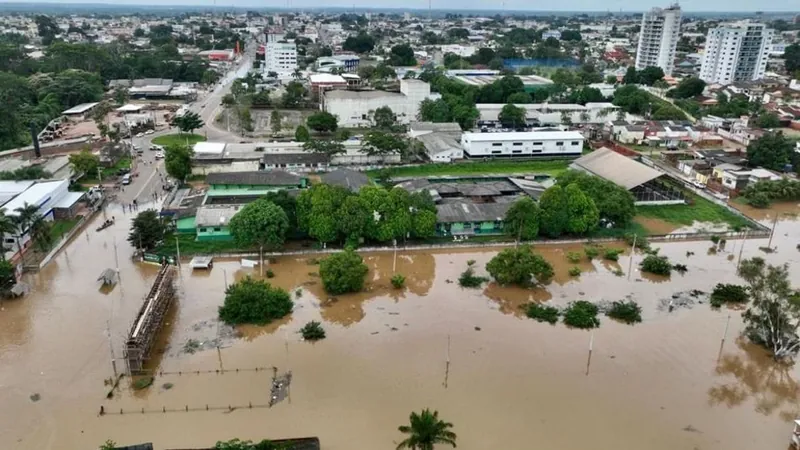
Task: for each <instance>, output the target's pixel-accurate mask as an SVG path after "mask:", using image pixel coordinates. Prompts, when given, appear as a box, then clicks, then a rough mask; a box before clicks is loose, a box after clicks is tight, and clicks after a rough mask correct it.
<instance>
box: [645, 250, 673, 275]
mask: <svg viewBox="0 0 800 450" xmlns="http://www.w3.org/2000/svg"><path fill="white" fill-rule="evenodd" d="M639 267H640V268H641V269H642V272H650V273H652V274H655V275H665V276H669V274H670V273H672V264H670V262H669V259H667V257H666V256H657V255H647V256H645V258H644V259H643V260H642V262H641V264H639Z"/></svg>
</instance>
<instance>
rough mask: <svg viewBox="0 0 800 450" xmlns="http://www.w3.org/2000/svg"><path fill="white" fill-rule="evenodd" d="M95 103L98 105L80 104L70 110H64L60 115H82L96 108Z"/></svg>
mask: <svg viewBox="0 0 800 450" xmlns="http://www.w3.org/2000/svg"><path fill="white" fill-rule="evenodd" d="M97 103H98V102H93V103H81V104H80V105H76V106H73V107H72V108H70V109H68V110H66V111H63V112H62V113H61V114H64V115H70V114H83V113H85V112H86V111H89V110H90V109H92V108H94V107H95V106H97Z"/></svg>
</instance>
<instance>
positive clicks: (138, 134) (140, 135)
mask: <svg viewBox="0 0 800 450" xmlns="http://www.w3.org/2000/svg"><path fill="white" fill-rule="evenodd" d="M136 137H137V138H140V137H144V133H137V134H136Z"/></svg>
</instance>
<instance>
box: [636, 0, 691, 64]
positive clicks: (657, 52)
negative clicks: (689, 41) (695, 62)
mask: <svg viewBox="0 0 800 450" xmlns="http://www.w3.org/2000/svg"><path fill="white" fill-rule="evenodd" d="M680 31H681V8H680V6H678V5H677V4H674V5H672V6H670V7H668V8H663V9H662V8H653V9H651V10H650V11H649V12H646V13H644V14H643V15H642V29H641V31H640V32H639V46H638V47H637V49H636V70H642V69H644V68H645V67H660V68H661V69H662V70H664V73H665V74H667V75H672V69H673V68H674V62H675V47H676V46H677V45H678V38H679V37H680V36H679V35H680Z"/></svg>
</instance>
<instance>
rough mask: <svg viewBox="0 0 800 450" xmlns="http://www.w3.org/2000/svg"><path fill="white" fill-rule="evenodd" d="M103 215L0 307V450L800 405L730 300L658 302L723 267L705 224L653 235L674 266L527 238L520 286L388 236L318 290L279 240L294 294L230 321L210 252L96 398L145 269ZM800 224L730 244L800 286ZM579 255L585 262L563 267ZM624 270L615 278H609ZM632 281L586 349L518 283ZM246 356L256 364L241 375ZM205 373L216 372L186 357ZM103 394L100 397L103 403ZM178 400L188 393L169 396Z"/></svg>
mask: <svg viewBox="0 0 800 450" xmlns="http://www.w3.org/2000/svg"><path fill="white" fill-rule="evenodd" d="M786 212H790V211H786ZM113 214H115V215H116V217H117V219H118V220H117V224H116V225H114V226H113V227H112V228H109V229H108V230H106V231H104V232H102V233H94V232H90V233H89V235H88V237H87V236H85V235H84V236H79V237H78V238H76V239H75V241H74V242H73V243H72V244H71V245H70V246H69V247H68V248H67V249H66V251H65V252H63V253H61V254H60V255H59V256H58V257H57V258H56V259H55V260H54V261H53V262H52V263H51V264H50V265H48V266H47V267H46V269H45V270H43V271H42V272H41V273H39V274H36V275H32V276H30V277H29V279H28V281H29V283H30V284H31V285H32V293H31V295H29V296H27V297H25V298H24V299H20V300H15V301H9V302H4V303H2V306H0V309H1V310H0V404H2V405H3V408H2V409H0V448H3V449H6V448H13V449H31V450H33V449H35V450H43V449H79V448H83V449H91V448H96V447H97V446H98V445H100V444H101V443H102V442H103V441H105V440H106V439H113V440H115V441H116V442H117V443H119V444H133V443H138V442H154V443H155V444H156V448H192V447H202V446H210V445H213V443H214V442H215V441H217V440H222V439H230V438H234V437H239V438H243V439H262V438H281V437H298V436H309V435H310V436H319V437H320V439H321V442H322V446H323V448H324V449H331V450H345V449H356V450H361V449H364V450H367V449H369V450H373V449H390V448H394V447H395V446H396V444H397V441H398V440H399V439H400V438H401V437H400V434H399V433H398V432H397V426H398V425H401V424H403V423H405V422H406V421H407V418H408V414H409V412H411V411H412V410H419V409H421V408H424V407H430V408H432V409H436V410H438V411H439V413H440V416H442V417H443V418H444V419H446V420H447V421H450V422H452V423H453V424H454V431H455V432H456V434H457V435H458V447H459V448H463V449H467V450H470V449H474V450H478V449H481V450H483V449H490V448H510V449H523V448H532V447H541V448H552V449H582V448H598V449H620V448H624V449H639V448H641V449H653V450H662V449H663V450H675V449H702V450H709V449H721V450H722V449H724V450H731V449H732V450H752V449H760V450H761V449H764V450H766V449H780V450H784V449H786V447H787V445H788V439H789V433H790V431H791V426H790V423H789V422H790V421H791V420H793V419H794V418H795V417H797V416H800V398H798V394H800V387H799V385H798V384H797V382H796V381H795V380H797V379H798V378H797V377H798V372H797V369H796V368H795V367H792V366H783V365H776V364H773V363H772V362H771V360H769V358H766V357H765V355H764V354H763V353H762V352H761V351H760V350H759V349H757V348H753V347H752V346H750V345H748V344H746V343H745V342H743V341H741V340H739V339H737V336H738V332H739V330H740V328H741V320H740V318H739V311H728V310H721V311H713V310H711V309H710V308H709V307H708V305H707V304H705V303H703V304H699V303H696V304H694V305H690V307H686V308H677V309H675V310H673V311H672V312H669V311H668V310H667V309H665V308H664V307H663V305H664V304H665V302H668V301H669V299H671V298H672V295H673V294H676V293H677V292H683V291H689V290H692V289H700V290H705V291H708V290H710V289H711V288H712V287H713V286H714V285H715V284H716V283H718V282H737V277H736V276H735V267H736V258H737V257H738V255H739V252H740V249H741V248H742V247H741V246H742V245H743V243H742V242H741V241H729V242H728V243H727V246H726V249H725V251H723V252H719V253H717V254H709V252H708V249H709V248H710V247H711V245H712V244H711V243H710V242H703V241H699V242H687V243H670V244H663V245H658V244H657V245H656V246H658V247H661V254H664V255H667V256H669V257H670V258H671V259H672V260H673V262H679V263H683V264H686V265H687V266H688V268H689V271H688V273H686V274H685V275H683V276H682V275H679V274H674V275H673V276H672V277H671V278H670V279H664V278H657V279H656V278H648V277H643V276H642V274H641V273H639V272H638V270H637V267H636V266H637V264H636V263H637V262H638V261H639V260H640V258H641V256H640V255H635V256H634V258H635V259H634V264H633V272H632V273H631V274H630V277H628V275H627V271H628V267H629V264H630V255H629V254H627V253H626V254H623V255H620V259H619V261H618V262H615V263H612V262H604V261H599V260H595V261H592V262H589V261H588V260H584V261H582V262H580V263H577V264H573V263H570V262H569V261H567V258H566V254H567V253H568V252H570V251H577V252H582V246H540V247H538V251H540V252H541V253H542V254H544V255H545V256H546V257H547V259H548V260H550V261H551V262H552V263H553V265H554V268H555V270H556V277H555V278H554V280H553V281H552V282H551V283H550V284H548V285H547V286H543V287H540V288H536V289H529V290H525V289H518V288H510V287H502V286H497V285H495V284H494V283H488V284H485V285H484V287H482V288H480V289H474V290H472V289H461V288H459V287H458V284H457V279H458V276H459V274H460V273H461V272H462V271H463V270H464V269H465V268H466V264H467V261H468V260H472V259H474V260H476V261H477V267H478V268H479V271H478V272H479V274H483V272H484V270H483V267H484V265H485V263H486V262H487V261H488V260H489V259H491V257H492V256H493V255H494V254H495V253H496V252H497V249H485V250H466V249H464V250H451V251H441V252H432V253H431V252H423V251H405V252H398V253H397V256H396V260H395V257H394V255H393V254H392V253H376V254H366V255H365V260H366V261H367V263H368V264H369V266H370V274H369V281H368V284H367V289H366V290H365V292H362V293H360V294H357V295H347V296H339V297H337V298H330V297H329V296H327V295H325V294H324V292H323V290H322V286H321V282H320V281H319V278H318V275H317V271H318V268H319V266H318V265H316V264H314V261H313V260H312V259H313V258H311V257H309V258H297V257H281V258H277V259H276V260H275V261H274V262H273V263H271V265H270V267H271V269H272V270H273V271H274V273H275V278H273V279H271V280H270V282H271V283H273V284H275V285H278V286H281V287H284V288H286V289H288V290H289V291H290V292H291V294H292V297H293V298H294V299H295V309H294V312H293V313H292V314H291V316H289V317H287V318H285V319H283V320H281V321H279V322H277V323H273V324H270V325H269V326H266V327H242V328H240V329H238V330H235V331H234V330H230V329H228V328H227V327H224V326H222V327H220V326H219V325H218V324H217V322H216V320H215V319H216V311H217V307H218V306H220V305H221V304H222V300H223V290H224V286H225V284H226V283H231V282H233V280H235V279H240V278H242V277H244V276H247V275H252V276H258V270H257V269H256V270H253V269H240V265H239V262H238V261H218V262H216V263H215V266H214V268H213V270H211V271H210V272H195V273H192V272H191V271H190V269H189V268H188V267H185V266H184V267H183V268H182V269H181V275H180V278H178V281H177V286H178V291H179V299H178V302H177V304H176V305H175V306H174V307H173V309H172V311H171V313H170V315H169V318H168V321H169V325H168V327H167V328H166V329H165V332H164V333H163V334H162V336H160V339H159V343H160V345H159V350H158V351H157V352H156V353H155V355H154V356H155V357H154V359H153V360H152V361H151V367H152V368H157V369H158V370H162V371H165V372H170V373H169V374H165V375H163V376H156V378H155V382H154V384H153V386H151V387H150V388H148V389H146V390H143V391H133V390H132V389H131V388H130V385H129V381H128V380H127V379H124V380H123V382H122V385H121V389H119V390H118V391H116V393H115V395H114V396H113V398H111V399H106V398H105V397H106V392H107V391H108V390H109V387H108V386H104V380H105V379H108V378H110V377H111V375H112V366H111V362H110V354H111V348H110V345H109V337H108V330H109V329H110V331H111V333H110V334H111V339H110V342H111V347H113V351H114V353H115V354H116V355H117V357H120V356H121V353H122V344H123V340H124V338H125V336H126V334H127V331H128V328H129V327H130V324H131V322H132V320H133V318H134V317H135V315H136V313H137V311H138V309H139V307H140V306H141V302H142V298H143V296H144V294H145V293H146V290H147V289H148V288H149V283H150V282H152V280H153V278H154V276H155V274H156V271H157V269H158V268H157V267H156V266H149V265H141V264H134V263H132V262H130V259H129V255H130V253H131V249H130V247H129V246H128V244H127V242H125V237H126V235H127V227H128V225H129V223H128V219H129V218H130V216H128V217H127V218H126V220H120V217H123V213H122V212H121V211H115V212H113ZM794 220H795V219H794V217H792V216H786V215H784V216H781V218H780V220H779V221H778V223H777V229H776V232H775V238H774V241H773V246H775V245H777V247H778V249H777V252H775V253H772V254H769V255H766V254H764V253H763V252H761V251H759V250H758V247H760V246H764V245H766V240H749V241H747V242H746V243H744V251H743V255H744V257H750V256H756V255H758V256H762V257H765V258H766V259H767V260H768V261H769V262H771V263H773V264H776V263H789V264H791V273H792V276H793V279H794V280H795V282H796V283H795V284H796V285H800V252H798V250H796V248H795V245H796V244H797V242H798V238H800V227H798V223H797V222H794ZM765 223H769V224H770V225H771V223H772V219H770V218H765ZM88 229H90V230H93V229H94V227H92V226H89V228H88ZM115 240H116V243H117V244H118V247H119V259H120V264H119V265H120V271H121V280H122V282H121V284H119V285H117V286H116V287H115V288H114V289H113V290H101V289H100V287H99V283H97V282H96V281H95V280H96V279H97V277H98V275H99V274H100V272H102V270H104V269H106V268H109V267H114V266H115V262H114V241H115ZM608 246H609V247H616V248H623V247H624V246H623V244H621V243H620V244H618V245H608ZM687 252H693V253H694V255H692V256H687ZM576 265H577V266H579V267H580V268H581V270H582V273H581V275H580V276H579V277H570V276H569V275H568V273H567V271H568V270H569V268H570V267H573V266H576ZM393 266H396V271H397V272H400V273H402V274H404V275H405V276H406V277H407V286H406V288H405V289H404V290H402V291H400V290H394V289H392V288H391V285H390V283H389V278H390V277H391V275H392V273H393V270H392V268H393ZM619 270H621V271H623V272H625V275H623V276H617V275H615V274H614V272H615V271H619ZM627 296H630V297H631V298H633V299H635V300H637V301H638V302H639V303H640V304H641V305H642V307H643V308H644V311H643V316H644V322H643V323H642V324H639V325H636V326H627V325H622V324H619V323H616V322H613V321H611V320H609V319H607V318H605V317H604V318H602V319H601V321H602V325H601V327H600V328H599V329H597V330H596V331H595V332H594V336H593V352H592V355H591V359H589V352H588V348H589V341H590V339H592V337H591V334H590V333H589V332H586V331H577V330H570V329H568V328H566V327H565V326H563V325H562V324H559V325H556V326H550V325H546V324H540V323H537V322H535V321H533V320H530V319H527V318H525V317H524V314H523V313H522V311H521V310H520V307H521V306H522V305H525V304H526V303H528V302H530V301H546V302H550V303H551V304H556V305H564V304H566V303H568V302H570V301H572V300H577V299H586V300H591V301H600V300H619V299H622V298H625V297H627ZM729 315H730V316H731V321H730V329H729V331H728V334H727V339H726V341H725V342H724V345H722V347H721V340H722V337H723V333H724V331H725V326H726V321H727V318H728V316H729ZM309 320H318V321H322V322H323V325H324V327H325V329H326V331H327V335H328V337H327V339H325V340H323V341H320V342H318V343H316V344H310V343H306V342H303V341H302V340H301V338H300V335H299V334H298V330H299V329H300V327H302V326H303V325H304V324H305V323H306V322H307V321H309ZM190 342H191V344H189V343H190ZM448 343H449V344H448ZM187 344H189V345H187ZM218 344H219V347H220V349H219V351H217V345H218ZM448 357H449V359H450V362H451V363H450V368H449V372H447V374H446V370H445V368H446V360H447V359H448ZM272 366H275V367H277V368H278V369H279V370H280V371H285V370H291V371H292V374H293V382H292V384H291V390H290V393H289V397H288V398H287V399H286V400H285V401H283V402H281V403H279V404H277V405H275V406H274V407H272V408H262V407H260V405H264V404H266V403H267V402H268V401H269V394H270V380H271V377H272V370H271V367H272ZM118 367H120V368H122V367H123V363H122V362H121V361H120V362H119V363H118ZM255 367H259V368H269V369H268V370H264V371H258V372H255V371H240V372H239V373H236V369H237V368H238V369H249V368H255ZM199 370H202V371H216V370H225V373H224V374H216V373H211V374H200V375H196V374H187V372H191V371H199ZM179 371H180V372H181V373H182V374H181V375H178V374H177V373H176V372H179ZM251 403H252V405H254V407H253V408H252V409H250V408H249V405H250V404H251ZM101 405H102V406H104V407H105V410H106V411H107V412H109V414H106V415H105V416H102V417H101V416H99V415H98V411H99V409H100V406H101ZM206 405H208V406H209V409H212V411H208V412H206V411H205V410H204V408H205V406H206ZM228 406H231V409H233V411H229V410H227V407H228ZM216 407H219V408H222V409H224V411H222V410H214V408H216ZM184 408H189V409H200V410H201V411H196V412H167V413H162V412H161V411H162V410H164V409H169V410H180V409H184ZM142 409H144V410H145V411H146V412H145V413H142V412H141V411H142ZM120 410H122V411H123V412H124V414H121V415H120V414H119V412H120ZM534 443H535V444H534Z"/></svg>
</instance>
